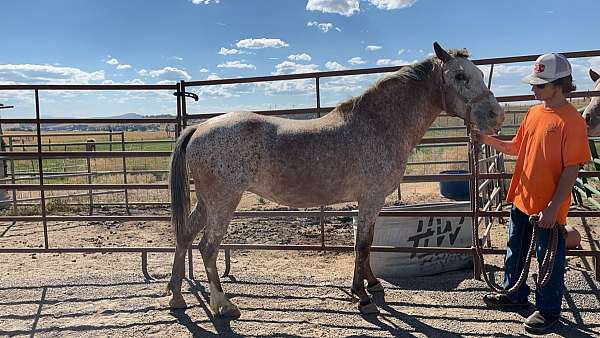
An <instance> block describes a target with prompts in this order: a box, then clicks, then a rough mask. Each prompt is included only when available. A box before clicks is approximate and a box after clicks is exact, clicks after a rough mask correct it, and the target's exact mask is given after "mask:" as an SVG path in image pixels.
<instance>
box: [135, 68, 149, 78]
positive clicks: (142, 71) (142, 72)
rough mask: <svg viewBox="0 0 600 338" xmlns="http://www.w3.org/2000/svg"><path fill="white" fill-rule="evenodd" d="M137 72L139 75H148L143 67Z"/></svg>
mask: <svg viewBox="0 0 600 338" xmlns="http://www.w3.org/2000/svg"><path fill="white" fill-rule="evenodd" d="M137 73H138V74H139V75H141V76H147V75H148V71H147V70H145V69H144V68H142V69H140V70H139V71H138V72H137Z"/></svg>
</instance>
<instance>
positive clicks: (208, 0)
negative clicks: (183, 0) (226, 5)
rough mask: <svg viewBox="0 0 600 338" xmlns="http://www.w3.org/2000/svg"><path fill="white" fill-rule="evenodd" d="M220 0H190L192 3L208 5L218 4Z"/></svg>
mask: <svg viewBox="0 0 600 338" xmlns="http://www.w3.org/2000/svg"><path fill="white" fill-rule="evenodd" d="M220 2H221V0H192V3H193V4H194V5H208V4H211V3H213V4H218V3H220Z"/></svg>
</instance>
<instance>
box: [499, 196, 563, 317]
mask: <svg viewBox="0 0 600 338" xmlns="http://www.w3.org/2000/svg"><path fill="white" fill-rule="evenodd" d="M532 231H533V226H532V225H531V223H529V216H528V215H527V214H525V213H523V212H522V211H521V210H519V209H517V208H515V207H514V206H513V207H512V209H511V211H510V225H509V229H508V243H507V248H506V258H505V261H504V288H505V289H508V288H510V287H511V286H512V285H514V284H515V283H516V282H517V279H518V278H519V274H520V273H521V271H522V270H523V266H524V265H525V258H527V257H526V256H527V251H528V249H529V244H530V243H531V236H532ZM551 236H552V231H551V229H538V238H537V242H536V247H535V253H536V257H537V260H538V264H541V262H542V260H543V259H544V255H545V254H546V250H547V248H548V244H549V243H550V238H551ZM564 290H565V238H564V235H563V234H562V233H561V232H560V231H559V240H558V245H557V249H556V260H555V261H554V269H553V270H552V275H551V276H550V280H549V281H548V283H547V284H546V285H544V287H542V288H541V289H537V290H535V305H536V307H537V309H538V311H540V312H541V313H542V314H543V315H544V316H545V317H547V318H548V319H550V318H558V317H559V316H560V309H561V303H562V297H563V293H564ZM530 291H531V289H530V288H529V286H528V285H527V284H526V283H523V285H522V286H521V287H520V288H519V289H518V290H517V291H516V292H515V293H513V294H511V295H509V298H510V299H511V300H513V301H519V302H525V301H527V298H528V296H529V292H530Z"/></svg>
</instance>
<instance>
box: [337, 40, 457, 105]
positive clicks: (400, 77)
mask: <svg viewBox="0 0 600 338" xmlns="http://www.w3.org/2000/svg"><path fill="white" fill-rule="evenodd" d="M448 53H449V54H450V55H452V56H454V57H462V58H468V57H469V52H468V51H467V50H466V49H450V50H449V51H448ZM437 64H439V59H438V58H436V57H430V58H428V59H425V60H423V61H421V62H417V63H414V64H411V65H405V66H402V68H400V69H399V70H398V71H396V72H394V73H391V74H389V75H386V76H384V77H383V78H381V79H379V80H378V81H377V82H376V83H375V84H374V85H372V86H371V87H369V89H367V90H366V91H365V92H364V93H362V94H361V95H359V96H355V97H352V98H350V99H348V100H346V101H343V102H340V103H339V104H338V105H337V106H336V108H337V110H338V111H339V112H340V113H341V114H342V115H349V114H351V113H352V112H353V111H354V110H356V109H357V107H358V106H359V105H360V103H361V101H362V100H363V98H364V97H365V96H368V95H370V94H372V93H375V92H377V91H379V90H381V89H382V88H383V87H385V86H386V84H389V83H390V82H392V81H399V82H402V83H405V84H409V83H411V82H420V81H424V80H427V79H428V78H429V76H430V75H431V73H432V72H433V71H434V69H435V67H436V65H437Z"/></svg>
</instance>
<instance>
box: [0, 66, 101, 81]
mask: <svg viewBox="0 0 600 338" xmlns="http://www.w3.org/2000/svg"><path fill="white" fill-rule="evenodd" d="M104 79H105V77H104V71H95V72H86V71H83V70H81V69H79V68H73V67H57V66H53V65H35V64H0V81H2V82H8V83H35V84H89V83H90V82H101V81H103V80H104Z"/></svg>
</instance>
